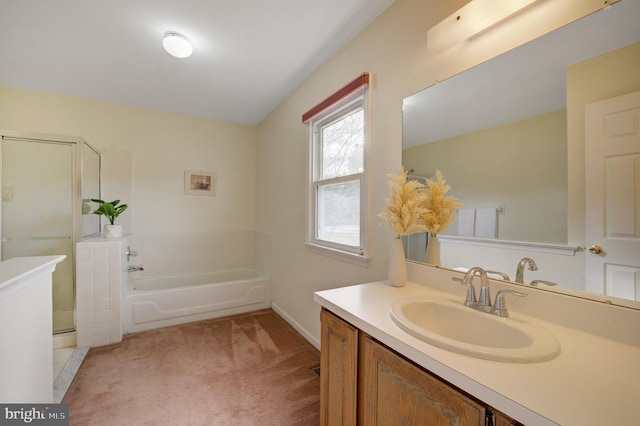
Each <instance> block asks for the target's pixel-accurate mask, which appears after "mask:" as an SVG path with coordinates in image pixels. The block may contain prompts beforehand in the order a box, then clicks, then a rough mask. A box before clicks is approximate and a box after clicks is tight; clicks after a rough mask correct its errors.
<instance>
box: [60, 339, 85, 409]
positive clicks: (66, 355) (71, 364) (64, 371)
mask: <svg viewBox="0 0 640 426" xmlns="http://www.w3.org/2000/svg"><path fill="white" fill-rule="evenodd" d="M88 351H89V346H85V347H82V348H73V347H72V348H61V349H54V351H53V360H54V361H53V364H54V373H53V374H54V377H55V379H54V381H53V402H54V403H56V404H58V403H60V402H62V398H64V394H65V393H67V389H69V386H70V385H71V382H72V381H73V378H74V377H75V375H76V373H77V372H78V369H79V368H80V365H81V364H82V361H84V357H85V356H86V355H87V352H88ZM65 359H66V361H65Z"/></svg>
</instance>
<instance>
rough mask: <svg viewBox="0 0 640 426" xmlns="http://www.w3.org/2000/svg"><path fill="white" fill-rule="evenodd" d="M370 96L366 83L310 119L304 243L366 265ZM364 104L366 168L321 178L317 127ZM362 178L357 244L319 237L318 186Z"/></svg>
mask: <svg viewBox="0 0 640 426" xmlns="http://www.w3.org/2000/svg"><path fill="white" fill-rule="evenodd" d="M370 102H371V98H370V95H369V90H368V87H367V86H363V87H362V88H360V89H359V90H357V91H355V92H354V93H352V94H350V95H349V96H347V97H345V98H344V99H342V100H341V101H339V102H337V103H336V104H335V105H334V106H332V107H331V108H329V109H327V110H326V111H324V112H322V113H321V114H318V115H317V116H316V117H314V118H313V119H311V120H309V121H308V123H307V128H308V130H307V139H308V141H307V200H306V212H305V214H306V222H307V223H306V239H305V245H307V247H310V248H312V249H313V250H314V251H316V252H318V253H320V254H324V255H327V256H329V257H332V258H336V259H339V260H343V261H347V262H350V263H353V264H357V265H360V266H364V267H367V265H368V261H369V259H368V258H366V254H367V251H368V246H367V244H368V233H369V213H370V212H369V207H370V206H369V198H370V194H369V187H370V185H369V166H370V164H369V146H370V143H371V141H370V137H371V135H370V126H371V105H370ZM360 108H362V110H363V112H364V129H363V132H364V146H363V159H362V161H363V169H364V170H363V171H362V172H360V173H354V174H352V175H348V176H338V177H334V178H329V179H319V177H318V176H316V174H317V171H318V170H319V169H320V167H321V164H319V162H320V158H321V155H319V154H320V153H319V152H318V147H317V141H316V132H317V129H318V127H320V126H322V125H325V124H327V123H330V122H332V121H335V120H336V119H337V118H336V115H337V114H338V113H339V114H340V117H338V118H340V119H341V117H343V116H344V114H347V113H349V112H350V111H355V110H356V109H360ZM348 181H353V182H356V181H357V182H359V184H360V218H359V219H360V230H359V241H358V246H348V245H341V244H338V243H335V242H331V241H324V240H320V239H318V238H317V236H316V232H317V226H318V225H317V220H318V217H317V204H316V203H317V194H316V192H317V189H318V187H321V186H324V185H328V184H332V183H334V182H348Z"/></svg>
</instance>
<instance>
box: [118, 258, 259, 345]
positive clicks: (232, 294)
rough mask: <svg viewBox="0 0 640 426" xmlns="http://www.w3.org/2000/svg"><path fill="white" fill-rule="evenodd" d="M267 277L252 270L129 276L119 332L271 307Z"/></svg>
mask: <svg viewBox="0 0 640 426" xmlns="http://www.w3.org/2000/svg"><path fill="white" fill-rule="evenodd" d="M270 284H271V279H270V278H269V277H265V276H262V275H260V274H259V273H257V272H256V271H253V270H230V271H215V272H208V273H200V274H185V275H172V276H160V277H145V278H138V279H130V280H129V282H128V283H127V288H126V289H125V291H124V292H123V294H124V297H123V301H122V302H123V303H122V318H123V322H122V328H123V330H122V331H123V333H132V332H136V331H143V330H150V329H153V328H158V327H165V326H168V325H175V324H182V323H186V322H191V321H199V320H203V319H209V318H216V317H220V316H225V315H231V314H236V313H241V312H248V311H252V310H256V309H263V308H268V307H269V306H271V303H270V300H269V298H268V294H269V287H270Z"/></svg>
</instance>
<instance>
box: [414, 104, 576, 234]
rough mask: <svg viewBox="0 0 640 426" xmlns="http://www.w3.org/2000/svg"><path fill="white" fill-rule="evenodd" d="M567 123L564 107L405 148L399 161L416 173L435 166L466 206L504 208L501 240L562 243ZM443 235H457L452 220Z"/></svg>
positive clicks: (432, 170) (429, 171)
mask: <svg viewBox="0 0 640 426" xmlns="http://www.w3.org/2000/svg"><path fill="white" fill-rule="evenodd" d="M566 123H567V120H566V110H564V109H563V110H559V111H555V112H551V113H547V114H543V115H539V116H537V117H531V118H528V119H525V120H520V121H516V122H513V123H509V124H506V125H503V126H497V127H493V128H490V129H484V130H480V131H477V132H472V133H468V134H466V135H462V136H456V137H453V138H448V139H444V140H441V141H437V142H433V143H428V144H424V145H420V146H417V147H414V148H409V149H405V150H404V151H403V154H402V163H403V164H404V166H405V168H406V169H407V170H409V169H414V170H415V174H417V175H423V176H431V175H433V174H435V171H436V170H440V171H441V172H442V173H443V175H444V178H445V179H446V181H447V183H448V184H450V185H451V186H452V190H451V192H450V194H451V195H453V196H455V197H457V198H458V199H459V200H460V202H462V203H463V204H464V207H465V208H474V209H477V208H498V207H504V213H501V214H499V215H498V238H500V239H502V240H513V241H537V242H547V243H558V244H566V243H567V144H566V140H567V124H566ZM541 165H544V167H541ZM505 176H508V177H509V179H505V178H504V177H505ZM445 234H448V235H458V234H457V224H456V223H454V224H453V225H452V226H451V227H450V229H449V230H447V232H445Z"/></svg>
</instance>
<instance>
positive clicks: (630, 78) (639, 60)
mask: <svg viewBox="0 0 640 426" xmlns="http://www.w3.org/2000/svg"><path fill="white" fill-rule="evenodd" d="M638 70H640V43H636V44H632V45H630V46H627V47H625V48H622V49H618V50H616V51H613V52H610V53H608V54H606V55H602V56H598V57H596V58H593V59H590V60H588V61H584V62H581V63H579V64H576V65H573V66H571V67H569V68H568V69H567V110H568V111H567V126H568V128H567V138H568V152H569V158H570V162H569V215H570V216H569V217H570V218H571V220H570V224H569V240H570V241H571V240H573V241H584V229H585V216H584V202H585V189H584V174H585V168H584V161H585V152H584V139H585V134H584V127H585V123H584V109H585V106H586V105H587V104H590V103H593V102H597V101H601V100H603V99H608V98H613V97H615V96H620V95H624V94H625V93H629V92H634V91H637V90H640V72H639V71H638ZM587 243H588V242H587Z"/></svg>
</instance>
